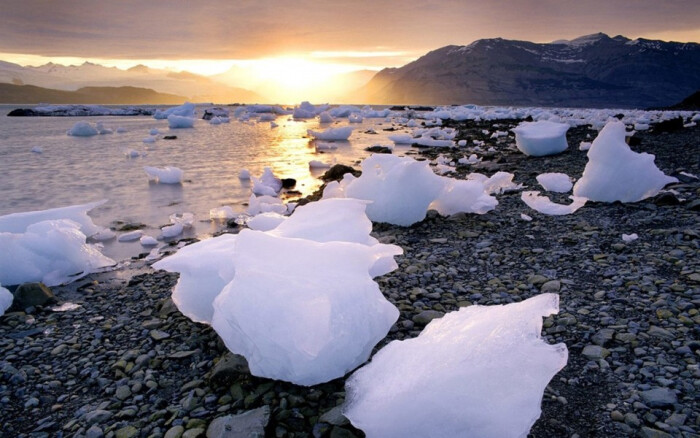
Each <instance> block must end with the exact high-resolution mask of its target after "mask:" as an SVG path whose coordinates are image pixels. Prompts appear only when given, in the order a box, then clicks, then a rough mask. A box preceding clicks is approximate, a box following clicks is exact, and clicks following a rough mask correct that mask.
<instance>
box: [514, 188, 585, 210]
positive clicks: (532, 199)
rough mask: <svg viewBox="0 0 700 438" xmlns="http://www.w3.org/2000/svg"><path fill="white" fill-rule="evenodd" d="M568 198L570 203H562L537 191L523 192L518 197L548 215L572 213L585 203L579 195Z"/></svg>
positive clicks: (532, 207)
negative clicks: (555, 201) (553, 200)
mask: <svg viewBox="0 0 700 438" xmlns="http://www.w3.org/2000/svg"><path fill="white" fill-rule="evenodd" d="M569 198H570V199H571V201H572V202H571V204H568V205H564V204H556V203H554V202H552V201H551V200H550V199H549V198H548V197H546V196H542V195H540V192H537V191H529V192H523V193H522V194H521V195H520V199H522V200H523V202H524V203H526V204H527V206H528V207H530V208H531V209H533V210H536V211H538V212H540V213H542V214H546V215H550V216H563V215H566V214H572V213H574V212H575V211H576V210H578V209H579V208H581V207H583V206H584V205H586V201H587V199H586V198H582V197H579V196H569Z"/></svg>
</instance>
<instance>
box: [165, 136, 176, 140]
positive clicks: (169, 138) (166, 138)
mask: <svg viewBox="0 0 700 438" xmlns="http://www.w3.org/2000/svg"><path fill="white" fill-rule="evenodd" d="M163 140H177V135H164V136H163Z"/></svg>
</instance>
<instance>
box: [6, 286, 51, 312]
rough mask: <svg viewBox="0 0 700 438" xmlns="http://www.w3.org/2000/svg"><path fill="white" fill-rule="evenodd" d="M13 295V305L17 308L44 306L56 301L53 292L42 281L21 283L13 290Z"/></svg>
mask: <svg viewBox="0 0 700 438" xmlns="http://www.w3.org/2000/svg"><path fill="white" fill-rule="evenodd" d="M14 296H15V298H14V306H15V307H16V308H18V309H26V308H27V307H30V306H44V305H46V304H53V303H55V302H56V297H55V296H54V294H53V292H51V289H49V288H48V287H47V286H46V285H45V284H44V283H22V284H21V285H19V287H18V288H17V290H16V291H15V293H14Z"/></svg>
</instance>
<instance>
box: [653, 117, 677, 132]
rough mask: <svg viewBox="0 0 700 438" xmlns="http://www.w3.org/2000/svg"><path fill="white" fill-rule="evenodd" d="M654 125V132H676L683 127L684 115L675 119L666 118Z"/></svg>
mask: <svg viewBox="0 0 700 438" xmlns="http://www.w3.org/2000/svg"><path fill="white" fill-rule="evenodd" d="M652 126H653V127H654V132H675V131H680V130H682V129H683V117H676V118H675V119H670V120H664V121H662V122H659V123H655V124H654V125H652Z"/></svg>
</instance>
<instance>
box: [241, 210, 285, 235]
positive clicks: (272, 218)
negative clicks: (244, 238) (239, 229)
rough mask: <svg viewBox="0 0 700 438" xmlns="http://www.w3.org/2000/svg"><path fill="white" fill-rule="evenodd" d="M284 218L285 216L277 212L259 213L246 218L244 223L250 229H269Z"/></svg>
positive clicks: (273, 227) (275, 226)
mask: <svg viewBox="0 0 700 438" xmlns="http://www.w3.org/2000/svg"><path fill="white" fill-rule="evenodd" d="M286 219H287V217H286V216H283V215H281V214H279V213H273V212H269V213H260V214H258V215H255V216H253V217H252V218H250V219H248V220H247V221H246V225H248V228H250V229H251V230H257V231H270V230H273V229H275V228H277V226H278V225H279V224H281V223H282V222H284V221H285V220H286Z"/></svg>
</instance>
